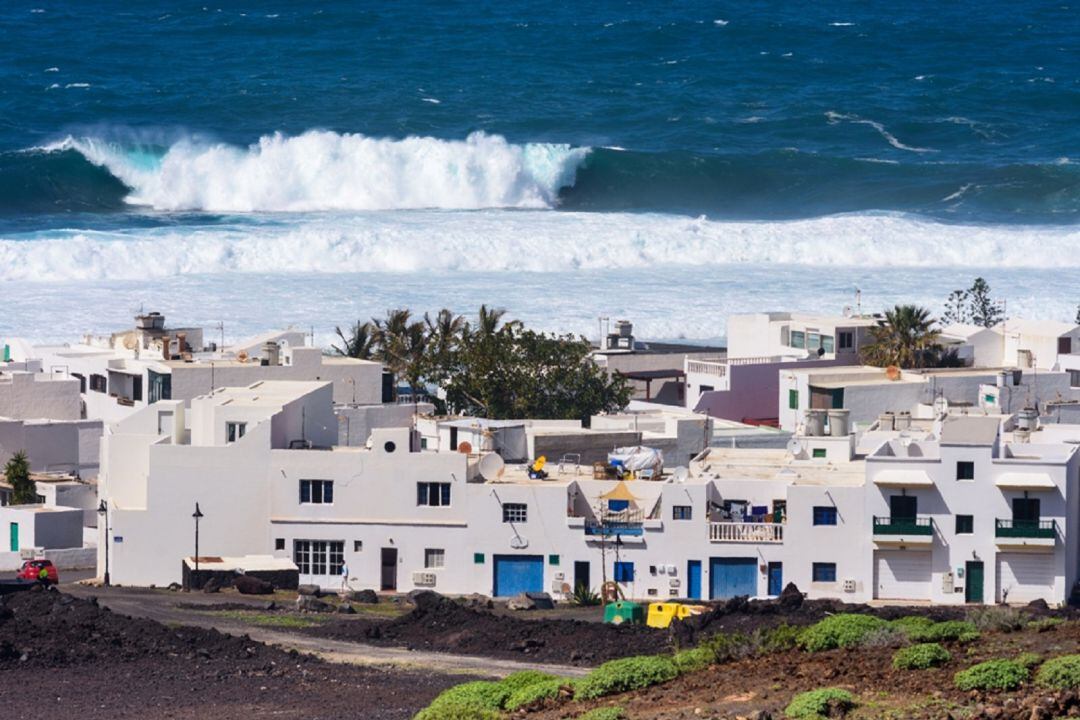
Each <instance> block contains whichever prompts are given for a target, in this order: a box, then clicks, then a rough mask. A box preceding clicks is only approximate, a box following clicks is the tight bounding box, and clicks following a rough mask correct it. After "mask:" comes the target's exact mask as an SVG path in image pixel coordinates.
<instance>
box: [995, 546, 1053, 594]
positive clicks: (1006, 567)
mask: <svg viewBox="0 0 1080 720" xmlns="http://www.w3.org/2000/svg"><path fill="white" fill-rule="evenodd" d="M1056 575H1057V573H1056V572H1055V569H1054V554H1053V553H999V554H998V564H997V592H998V600H1000V601H1001V602H1010V603H1012V602H1023V603H1029V602H1031V601H1032V600H1038V599H1040V598H1041V599H1043V600H1045V601H1046V602H1048V603H1051V604H1053V603H1056V602H1060V600H1062V599H1064V598H1058V597H1055V589H1054V586H1055V583H1056V582H1057V577H1056Z"/></svg>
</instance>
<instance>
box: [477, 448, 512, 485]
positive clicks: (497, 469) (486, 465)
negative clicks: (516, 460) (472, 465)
mask: <svg viewBox="0 0 1080 720" xmlns="http://www.w3.org/2000/svg"><path fill="white" fill-rule="evenodd" d="M505 469H506V463H504V462H503V459H502V458H501V457H499V455H498V454H497V453H488V454H487V455H485V456H484V457H482V458H480V475H482V476H483V478H484V479H485V480H495V479H497V478H500V477H502V474H503V470H505Z"/></svg>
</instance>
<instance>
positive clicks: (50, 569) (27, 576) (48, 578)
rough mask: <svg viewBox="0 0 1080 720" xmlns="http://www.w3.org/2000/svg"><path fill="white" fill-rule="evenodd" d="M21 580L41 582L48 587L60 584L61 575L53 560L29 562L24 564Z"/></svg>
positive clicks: (20, 573)
mask: <svg viewBox="0 0 1080 720" xmlns="http://www.w3.org/2000/svg"><path fill="white" fill-rule="evenodd" d="M16 577H18V578H19V579H21V580H40V581H42V582H44V583H45V584H46V585H55V584H57V583H58V582H60V573H58V572H57V571H56V566H55V565H53V564H52V561H51V560H27V561H26V562H24V563H23V564H22V568H21V569H20V570H19V574H18V575H16Z"/></svg>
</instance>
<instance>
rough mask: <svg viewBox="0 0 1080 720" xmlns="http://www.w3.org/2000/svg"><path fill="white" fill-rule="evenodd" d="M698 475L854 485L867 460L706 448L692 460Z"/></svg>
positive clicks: (862, 474)
mask: <svg viewBox="0 0 1080 720" xmlns="http://www.w3.org/2000/svg"><path fill="white" fill-rule="evenodd" d="M692 465H693V470H692V472H696V473H697V474H698V476H699V477H700V476H701V475H702V474H704V475H705V476H706V478H705V479H714V478H715V479H717V480H775V481H777V482H786V483H789V484H791V485H844V486H857V485H862V484H863V483H864V482H865V481H866V462H865V461H863V460H850V461H844V462H836V463H833V462H828V461H822V460H795V459H793V458H792V457H791V454H790V453H788V452H787V451H786V450H778V449H755V448H715V447H714V448H709V452H708V455H706V456H705V458H704V459H702V460H701V461H695V462H694V463H692Z"/></svg>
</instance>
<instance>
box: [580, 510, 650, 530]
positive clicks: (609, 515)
mask: <svg viewBox="0 0 1080 720" xmlns="http://www.w3.org/2000/svg"><path fill="white" fill-rule="evenodd" d="M644 525H645V511H644V510H641V509H640V508H638V509H633V508H629V509H626V510H609V511H607V512H605V513H602V514H601V515H600V517H599V519H596V520H594V519H592V518H589V519H588V520H586V521H585V534H586V535H602V536H608V537H609V536H612V535H641V534H642V533H643V532H644Z"/></svg>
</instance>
